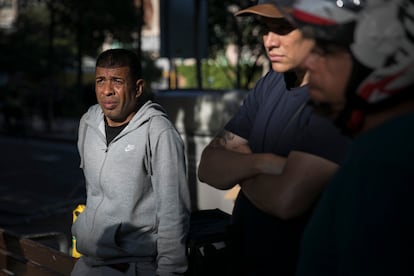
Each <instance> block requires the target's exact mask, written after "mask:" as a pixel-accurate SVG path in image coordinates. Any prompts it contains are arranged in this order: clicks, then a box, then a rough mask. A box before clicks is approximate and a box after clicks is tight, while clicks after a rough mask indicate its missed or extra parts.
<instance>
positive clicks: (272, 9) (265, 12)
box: [234, 0, 284, 18]
mask: <svg viewBox="0 0 414 276" xmlns="http://www.w3.org/2000/svg"><path fill="white" fill-rule="evenodd" d="M249 14H250V15H251V14H256V15H260V16H264V17H270V18H283V17H284V15H283V13H282V12H281V11H280V10H279V9H278V8H277V7H276V6H275V4H274V0H259V1H258V2H257V4H256V5H254V6H251V7H248V8H246V9H243V10H240V11H238V12H236V13H235V14H234V15H235V16H238V15H249Z"/></svg>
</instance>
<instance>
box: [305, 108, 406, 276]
mask: <svg viewBox="0 0 414 276" xmlns="http://www.w3.org/2000/svg"><path fill="white" fill-rule="evenodd" d="M413 126H414V114H413V113H411V114H406V115H403V116H400V117H398V118H395V119H393V120H390V121H388V122H386V123H384V124H382V125H381V126H379V127H377V128H375V129H372V130H370V131H368V132H366V133H364V134H361V135H360V136H359V137H357V138H356V139H355V141H354V142H353V145H352V147H351V149H350V152H349V156H348V157H347V159H346V161H345V162H344V164H343V166H342V167H341V168H340V169H339V170H338V173H337V174H336V175H335V176H334V178H333V179H332V181H331V183H330V184H329V186H328V187H327V188H326V189H325V191H324V192H323V195H322V197H321V199H320V201H319V203H318V206H317V207H316V208H315V211H314V214H313V215H312V218H311V220H310V221H309V224H308V226H307V227H306V230H305V234H304V236H303V241H302V252H301V253H302V254H301V257H300V261H299V266H298V272H297V276H310V275H312V276H330V275H375V276H382V275H399V276H402V275H414V266H413V259H414V252H413V248H414V234H413V233H414V221H413V204H412V200H413V195H414V185H413V184H414V175H413V167H414V166H413V164H414V163H413V156H414V143H413V141H414V128H413Z"/></svg>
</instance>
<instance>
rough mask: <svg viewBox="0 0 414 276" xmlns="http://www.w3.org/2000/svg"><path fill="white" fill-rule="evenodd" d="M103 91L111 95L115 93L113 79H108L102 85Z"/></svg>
mask: <svg viewBox="0 0 414 276" xmlns="http://www.w3.org/2000/svg"><path fill="white" fill-rule="evenodd" d="M102 93H103V94H104V95H105V96H111V95H113V94H114V89H113V85H112V82H111V81H106V82H105V84H104V85H103V87H102Z"/></svg>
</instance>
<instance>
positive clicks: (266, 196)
mask: <svg viewBox="0 0 414 276" xmlns="http://www.w3.org/2000/svg"><path fill="white" fill-rule="evenodd" d="M337 167H338V166H337V164H335V163H333V162H331V161H328V160H325V159H323V158H320V157H317V156H313V155H310V154H306V153H300V152H293V153H292V154H290V155H289V157H288V161H287V163H286V166H285V169H284V171H283V172H282V173H281V174H280V175H269V174H260V175H256V176H255V177H253V178H251V179H248V180H245V181H243V182H241V183H240V186H241V188H242V190H243V192H244V194H245V195H246V196H247V197H248V198H249V199H250V201H251V202H252V203H253V204H254V205H255V206H256V207H257V208H259V209H261V210H262V211H264V212H267V213H269V214H271V215H274V216H277V217H279V218H282V219H289V218H292V217H295V216H298V215H300V214H302V213H304V212H306V211H307V210H309V208H311V206H313V204H314V202H315V201H316V200H317V198H318V197H319V195H320V193H321V192H322V190H323V188H324V187H325V185H326V183H328V181H329V180H330V178H331V177H332V176H333V174H334V173H335V171H336V169H337Z"/></svg>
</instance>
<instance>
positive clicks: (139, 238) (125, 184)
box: [72, 101, 190, 275]
mask: <svg viewBox="0 0 414 276" xmlns="http://www.w3.org/2000/svg"><path fill="white" fill-rule="evenodd" d="M78 138H79V139H78V149H79V153H80V156H81V168H82V169H83V171H84V175H85V179H86V187H87V202H86V206H87V207H86V209H85V211H84V212H83V213H81V214H80V216H79V217H78V218H77V220H76V221H75V223H74V225H73V226H72V233H73V235H74V236H75V238H76V244H77V249H78V251H79V252H80V253H82V254H83V255H85V256H87V257H88V260H92V261H93V262H95V263H96V264H112V263H124V262H133V261H139V260H140V259H141V260H148V259H151V258H152V259H153V260H154V261H156V263H157V274H158V275H171V274H173V273H178V274H180V273H183V272H184V271H185V270H186V268H187V259H186V255H185V250H186V243H185V242H186V237H187V233H188V230H189V218H190V196H189V190H188V185H187V173H186V164H185V153H184V145H183V141H182V139H181V137H180V135H179V133H178V132H177V131H176V129H175V128H174V126H173V125H172V124H171V122H170V121H169V120H168V118H167V117H166V114H165V112H164V110H163V109H162V107H161V106H160V105H158V104H156V103H152V102H151V101H148V102H147V103H145V104H144V105H143V106H142V107H141V108H140V109H139V110H138V112H137V113H136V114H135V116H134V117H133V118H132V120H131V121H130V122H129V124H128V125H127V126H126V127H125V128H124V129H123V131H122V132H121V133H120V134H119V135H118V136H117V137H115V138H114V139H113V141H112V142H111V143H110V144H109V145H108V146H107V145H106V138H105V130H104V115H103V112H102V110H101V108H100V106H99V105H94V106H92V107H90V108H89V110H88V111H87V112H86V113H85V114H84V115H83V116H82V118H81V120H80V125H79V137H78Z"/></svg>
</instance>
